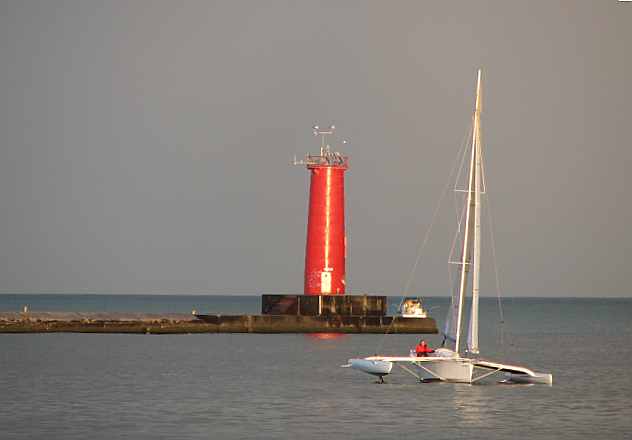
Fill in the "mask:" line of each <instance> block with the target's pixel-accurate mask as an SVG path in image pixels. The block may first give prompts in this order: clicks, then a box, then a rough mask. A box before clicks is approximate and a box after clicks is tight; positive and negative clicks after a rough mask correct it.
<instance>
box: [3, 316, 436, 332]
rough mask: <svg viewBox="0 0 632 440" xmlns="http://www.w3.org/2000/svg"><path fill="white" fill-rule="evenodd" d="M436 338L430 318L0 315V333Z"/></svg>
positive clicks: (433, 324)
mask: <svg viewBox="0 0 632 440" xmlns="http://www.w3.org/2000/svg"><path fill="white" fill-rule="evenodd" d="M55 332H71V333H137V334H186V333H378V334H379V333H394V334H397V333H409V334H425V333H437V327H436V323H435V320H434V319H432V318H401V317H392V316H301V315H220V314H216V315H191V314H177V313H173V314H151V313H80V312H0V333H55Z"/></svg>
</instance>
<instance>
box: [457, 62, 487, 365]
mask: <svg viewBox="0 0 632 440" xmlns="http://www.w3.org/2000/svg"><path fill="white" fill-rule="evenodd" d="M480 84H481V71H480V69H479V71H478V80H477V85H476V109H475V110H474V117H473V125H474V127H473V130H472V157H471V159H470V173H469V178H468V182H469V183H468V188H467V204H466V210H465V233H464V235H463V251H462V253H461V281H460V283H459V308H458V313H457V321H456V341H455V347H454V351H456V352H457V353H459V351H460V340H461V323H462V321H463V302H464V299H465V290H466V288H467V273H468V272H469V270H470V268H469V264H470V235H471V234H470V233H471V229H472V217H473V216H472V208H475V206H476V196H475V194H474V193H475V192H476V190H475V183H476V181H475V175H476V174H477V173H476V163H477V159H476V157H477V151H476V150H477V148H476V143H477V142H476V138H477V134H476V133H477V131H478V127H477V123H478V117H477V114H478V110H479V105H480V97H479V92H480ZM479 215H480V214H479ZM477 281H478V277H477Z"/></svg>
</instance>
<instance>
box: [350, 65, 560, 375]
mask: <svg viewBox="0 0 632 440" xmlns="http://www.w3.org/2000/svg"><path fill="white" fill-rule="evenodd" d="M480 115H481V70H480V69H479V71H478V79H477V83H476V105H475V109H474V115H473V118H472V124H473V128H472V142H471V149H470V157H469V163H470V165H469V176H468V180H467V185H468V188H467V189H466V190H465V192H466V193H467V197H466V202H465V203H466V204H465V209H464V211H465V212H464V217H465V218H464V220H465V221H464V225H465V227H464V231H463V236H462V250H461V256H460V261H459V262H457V264H459V265H460V276H459V284H458V286H459V288H458V295H457V296H456V298H455V297H454V296H453V298H452V304H451V307H450V310H449V312H448V318H447V321H446V326H445V330H444V336H445V341H446V342H447V341H449V342H451V343H453V344H454V349H453V350H452V349H449V348H446V347H442V348H438V349H437V350H435V351H434V353H432V354H430V355H428V356H425V357H417V356H415V355H414V353H412V352H411V354H410V355H409V356H370V357H366V358H361V359H349V361H348V363H347V365H343V366H344V367H351V368H353V369H356V370H360V371H362V372H364V373H368V374H371V375H374V376H377V377H378V378H379V379H380V381H381V382H382V381H383V377H384V376H386V375H388V374H390V373H391V371H392V369H393V365H398V366H399V367H401V368H402V369H403V370H404V371H406V372H407V373H409V374H411V375H412V376H414V377H415V378H417V379H418V380H420V381H428V380H440V381H451V382H465V383H474V382H477V381H479V380H481V379H483V378H486V377H489V376H491V375H493V374H496V373H504V374H505V375H506V379H507V380H508V381H513V382H524V383H544V384H549V385H550V384H552V382H553V376H552V375H551V374H548V373H536V372H534V371H532V370H530V369H528V368H525V367H521V366H516V365H507V364H501V363H498V362H490V361H487V360H484V359H482V358H480V357H479V347H478V297H479V275H480V257H481V193H482V192H483V190H484V184H483V164H482V147H481V138H480ZM470 268H471V270H470ZM470 273H471V274H472V289H471V292H472V299H471V316H470V325H469V331H468V340H467V349H466V350H464V351H463V350H462V348H461V345H462V344H463V343H462V341H461V329H462V325H461V323H462V321H463V309H464V303H465V296H466V290H467V285H468V278H469V274H470Z"/></svg>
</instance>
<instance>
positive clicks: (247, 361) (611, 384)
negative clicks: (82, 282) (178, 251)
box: [0, 295, 632, 440]
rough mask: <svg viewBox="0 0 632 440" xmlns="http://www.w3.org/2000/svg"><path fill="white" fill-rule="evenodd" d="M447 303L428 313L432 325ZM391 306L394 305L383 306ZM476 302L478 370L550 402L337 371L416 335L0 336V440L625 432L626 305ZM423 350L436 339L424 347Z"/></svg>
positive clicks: (91, 302)
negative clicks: (512, 379)
mask: <svg viewBox="0 0 632 440" xmlns="http://www.w3.org/2000/svg"><path fill="white" fill-rule="evenodd" d="M447 301H448V299H447V298H428V299H427V300H426V306H427V307H428V308H430V309H431V314H432V315H433V316H435V317H436V318H437V320H438V322H439V324H440V325H442V322H443V317H444V315H445V312H446V311H447V305H448V303H447ZM393 302H397V300H396V299H395V300H394V301H393ZM25 304H28V305H29V307H30V308H31V310H34V311H36V310H40V311H44V310H48V311H50V310H69V311H147V312H154V313H159V312H170V313H175V312H183V313H189V312H190V311H191V309H193V308H195V309H197V310H198V311H208V312H215V313H258V312H259V308H260V305H259V297H253V296H250V297H248V296H242V297H231V296H185V295H148V296H143V295H124V296H122V295H0V310H2V311H7V310H19V309H20V308H21V307H22V306H23V305H25ZM503 310H504V314H505V325H504V326H503V329H502V331H500V330H499V326H498V322H499V314H498V306H497V304H496V300H495V299H487V298H484V299H483V300H482V301H481V352H482V353H483V355H484V357H486V358H489V359H492V360H498V361H501V362H503V361H504V362H508V363H518V364H521V365H525V366H527V367H530V368H533V369H535V370H539V371H544V372H551V373H553V386H552V387H549V386H543V385H533V386H524V385H499V384H497V383H496V382H495V381H488V382H486V383H484V384H480V385H464V384H443V383H431V384H419V383H416V382H415V381H414V380H413V378H411V377H410V376H408V375H406V374H405V373H404V372H402V371H396V370H394V371H395V374H393V375H391V376H389V377H387V383H386V384H384V385H377V384H375V383H374V380H373V379H372V378H371V377H369V376H367V375H364V374H362V373H360V372H357V371H354V370H350V369H348V368H340V367H339V366H340V365H341V364H344V363H346V360H347V359H348V358H349V357H355V356H365V355H370V354H373V353H375V352H380V353H383V354H402V353H407V352H408V349H409V348H410V347H411V346H413V345H414V344H415V343H416V342H417V339H418V338H417V337H416V336H415V335H387V336H383V335H345V336H342V337H336V338H332V339H327V338H320V339H319V338H317V337H314V336H309V335H248V334H204V335H164V336H156V335H106V334H27V335H0V397H1V401H2V404H1V405H0V432H1V434H0V438H2V439H3V440H4V439H79V438H81V439H85V438H90V439H112V438H134V439H157V438H158V439H159V438H178V439H208V438H213V439H224V438H225V439H243V438H253V439H254V438H257V439H260V438H263V439H266V438H270V439H272V438H275V439H276V438H282V439H295V438H302V439H334V438H343V437H345V438H353V439H356V438H357V439H378V438H386V437H392V438H413V437H414V438H421V437H423V438H430V439H433V440H435V439H460V438H463V439H466V438H467V439H483V438H484V439H496V438H498V439H506V438H509V437H515V438H530V439H549V438H554V437H563V438H565V439H573V438H613V439H618V438H626V437H628V436H629V435H630V432H631V431H632V374H631V365H632V300H630V299H559V298H547V299H541V298H538V299H535V298H528V299H515V298H509V299H505V300H504V302H503ZM426 339H427V340H428V341H429V342H430V343H431V345H437V344H439V342H440V339H441V338H440V336H438V335H437V336H428V337H427V338H426Z"/></svg>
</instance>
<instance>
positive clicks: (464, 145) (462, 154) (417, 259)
mask: <svg viewBox="0 0 632 440" xmlns="http://www.w3.org/2000/svg"><path fill="white" fill-rule="evenodd" d="M470 131H471V130H469V131H468V133H466V134H465V137H464V138H463V141H462V142H461V148H460V149H459V151H458V153H457V156H456V158H455V160H454V162H453V164H452V169H451V170H450V174H449V177H448V182H447V183H446V185H445V187H444V188H443V191H442V192H441V196H440V197H439V201H438V202H437V206H436V207H435V210H434V212H433V214H432V219H431V221H430V225H429V226H428V229H426V233H425V235H424V239H423V240H422V241H421V243H420V244H419V246H418V247H417V255H416V256H415V262H414V264H413V267H412V268H411V270H410V274H409V275H408V279H407V280H406V284H405V285H404V295H406V294H407V293H408V290H409V289H410V286H411V284H412V281H413V278H414V276H415V272H416V271H417V266H418V265H419V262H420V261H421V257H422V255H423V250H424V248H425V247H426V244H427V243H428V239H429V238H430V232H432V227H433V226H434V224H435V220H436V218H437V215H438V214H439V210H440V208H441V203H442V201H443V199H444V197H445V195H446V194H447V192H448V188H449V187H450V183H451V182H452V179H453V178H454V177H453V176H454V173H455V171H456V170H457V165H458V161H459V157H465V151H464V150H466V148H467V142H466V140H467V138H468V136H469V132H470ZM462 162H463V160H461V165H462Z"/></svg>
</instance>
